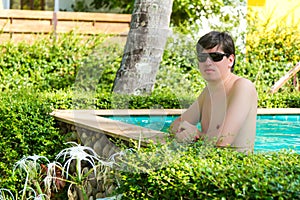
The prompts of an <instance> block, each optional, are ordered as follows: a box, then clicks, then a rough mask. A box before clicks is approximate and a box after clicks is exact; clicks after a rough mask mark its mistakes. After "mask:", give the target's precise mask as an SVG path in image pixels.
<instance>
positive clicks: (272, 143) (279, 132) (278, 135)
mask: <svg viewBox="0 0 300 200" xmlns="http://www.w3.org/2000/svg"><path fill="white" fill-rule="evenodd" d="M106 117H108V118H110V119H113V120H118V121H122V122H126V123H129V124H134V125H139V126H143V127H147V128H150V129H154V130H159V131H163V132H167V130H168V128H169V126H170V124H171V123H172V122H173V121H174V119H176V118H177V117H178V116H170V115H168V116H149V115H145V116H137V115H134V116H106ZM254 149H255V151H256V152H259V151H278V150H280V149H292V150H295V151H297V152H300V115H258V116H257V123H256V140H255V146H254Z"/></svg>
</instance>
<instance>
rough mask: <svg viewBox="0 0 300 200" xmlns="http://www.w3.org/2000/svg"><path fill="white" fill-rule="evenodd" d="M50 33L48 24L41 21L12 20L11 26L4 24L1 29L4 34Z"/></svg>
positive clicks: (51, 29) (51, 28) (50, 29)
mask: <svg viewBox="0 0 300 200" xmlns="http://www.w3.org/2000/svg"><path fill="white" fill-rule="evenodd" d="M52 31H53V27H52V26H51V25H50V22H49V21H42V20H40V21H39V20H13V24H6V25H5V26H4V27H3V32H5V33H8V32H14V33H50V32H52Z"/></svg>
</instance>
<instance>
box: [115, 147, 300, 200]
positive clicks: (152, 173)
mask: <svg viewBox="0 0 300 200" xmlns="http://www.w3.org/2000/svg"><path fill="white" fill-rule="evenodd" d="M174 147H175V148H174ZM299 158H300V155H299V154H297V153H294V152H290V151H280V152H276V153H275V152H269V153H255V154H250V155H245V154H243V153H238V152H235V151H232V150H230V149H226V148H224V149H220V148H213V147H210V146H205V145H203V144H202V142H197V143H195V144H192V145H190V146H178V144H177V145H175V146H174V144H171V145H170V144H168V145H167V146H165V145H162V146H152V147H151V148H147V149H140V150H139V151H134V153H132V151H131V153H128V154H126V155H125V156H124V158H123V161H124V162H123V168H121V169H120V170H119V171H116V174H117V175H118V177H119V178H120V180H121V181H120V187H119V188H118V191H117V193H118V194H122V195H123V196H122V197H123V198H122V199H299V196H300V192H299V186H300V182H299V178H300V164H299V162H298V160H299ZM158 163H159V164H158Z"/></svg>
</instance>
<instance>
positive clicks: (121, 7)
mask: <svg viewBox="0 0 300 200" xmlns="http://www.w3.org/2000/svg"><path fill="white" fill-rule="evenodd" d="M241 2H242V3H245V2H244V1H240V0H237V1H226V0H224V1H223V0H212V1H204V0H201V1H191V0H174V1H173V9H172V15H171V24H172V25H173V26H174V27H180V30H182V31H185V32H187V31H189V30H190V26H193V24H194V23H195V22H196V21H198V22H199V20H200V19H201V18H202V17H205V18H211V17H212V16H215V15H221V16H220V17H219V18H220V19H222V21H229V20H231V23H235V25H236V23H238V20H235V19H236V18H235V17H233V18H232V15H230V14H228V13H225V14H224V15H222V12H223V11H222V7H223V6H224V5H225V6H227V5H230V6H233V7H235V8H236V5H239V4H240V3H241ZM90 6H91V9H92V8H96V9H105V10H106V11H108V12H119V13H128V14H131V13H132V11H133V8H134V0H123V1H116V0H93V2H92V3H91V5H90Z"/></svg>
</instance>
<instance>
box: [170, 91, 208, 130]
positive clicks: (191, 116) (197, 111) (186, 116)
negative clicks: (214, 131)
mask: <svg viewBox="0 0 300 200" xmlns="http://www.w3.org/2000/svg"><path fill="white" fill-rule="evenodd" d="M203 96H204V92H202V93H201V94H200V95H199V97H198V98H197V100H196V101H195V102H194V103H193V104H192V105H191V106H190V107H189V108H188V109H187V110H186V111H185V112H184V113H182V115H181V116H180V117H178V118H177V119H176V120H175V121H174V122H173V123H172V124H171V126H170V131H171V133H177V132H179V131H180V130H179V129H180V125H181V123H182V122H184V121H186V122H188V123H190V124H192V125H196V124H197V123H198V122H199V121H200V118H201V110H202V108H201V107H202V106H201V105H202V104H203V98H204V97H203Z"/></svg>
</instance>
